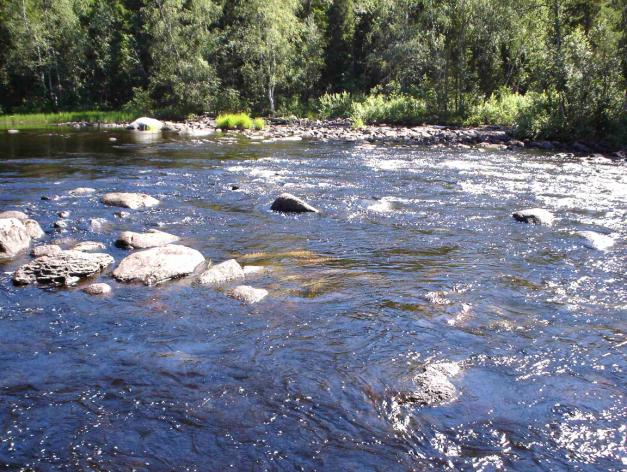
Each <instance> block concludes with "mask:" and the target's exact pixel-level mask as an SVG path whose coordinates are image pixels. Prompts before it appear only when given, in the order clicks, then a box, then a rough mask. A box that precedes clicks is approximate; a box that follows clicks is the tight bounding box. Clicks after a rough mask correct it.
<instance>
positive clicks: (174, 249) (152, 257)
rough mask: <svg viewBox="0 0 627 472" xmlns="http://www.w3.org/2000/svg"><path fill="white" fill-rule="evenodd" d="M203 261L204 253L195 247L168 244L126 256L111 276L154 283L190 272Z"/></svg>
mask: <svg viewBox="0 0 627 472" xmlns="http://www.w3.org/2000/svg"><path fill="white" fill-rule="evenodd" d="M204 261H205V258H204V257H203V255H202V254H201V253H200V252H198V251H196V250H195V249H191V248H188V247H185V246H178V245H173V244H170V245H168V246H161V247H153V248H151V249H146V250H144V251H138V252H135V253H133V254H131V255H130V256H127V257H125V258H124V259H123V260H122V262H120V265H119V266H118V267H117V268H116V269H115V270H114V271H113V277H115V278H116V279H117V280H120V281H122V282H141V283H143V284H145V285H156V284H159V283H162V282H165V281H167V280H170V279H176V278H180V277H184V276H186V275H190V274H192V273H193V272H194V271H195V270H196V268H197V267H198V266H199V265H200V264H202V263H203V262H204Z"/></svg>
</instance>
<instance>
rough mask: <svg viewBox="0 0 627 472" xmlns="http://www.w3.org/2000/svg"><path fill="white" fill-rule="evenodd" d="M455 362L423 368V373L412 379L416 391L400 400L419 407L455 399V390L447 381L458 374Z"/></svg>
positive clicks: (457, 366) (439, 363)
mask: <svg viewBox="0 0 627 472" xmlns="http://www.w3.org/2000/svg"><path fill="white" fill-rule="evenodd" d="M460 370H461V369H460V367H459V365H458V364H457V363H455V362H438V363H435V364H430V365H428V366H426V367H425V370H424V372H422V373H420V374H418V375H417V376H416V377H415V378H414V383H415V384H416V389H415V390H414V391H413V392H410V393H406V394H404V395H403V396H402V398H401V400H402V401H403V402H406V403H416V404H418V405H421V406H436V405H442V404H444V403H448V402H450V401H452V400H454V399H455V397H456V396H457V390H456V389H455V386H454V385H453V384H452V383H451V381H450V380H449V378H450V377H454V376H456V375H457V374H459V372H460Z"/></svg>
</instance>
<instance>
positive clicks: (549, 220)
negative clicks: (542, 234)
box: [512, 208, 555, 226]
mask: <svg viewBox="0 0 627 472" xmlns="http://www.w3.org/2000/svg"><path fill="white" fill-rule="evenodd" d="M512 217H513V218H514V219H515V220H516V221H520V222H523V223H534V224H537V225H548V226H550V225H552V224H553V221H554V220H555V217H554V216H553V214H552V213H551V212H550V211H548V210H545V209H544V208H529V209H527V210H520V211H516V212H514V213H512Z"/></svg>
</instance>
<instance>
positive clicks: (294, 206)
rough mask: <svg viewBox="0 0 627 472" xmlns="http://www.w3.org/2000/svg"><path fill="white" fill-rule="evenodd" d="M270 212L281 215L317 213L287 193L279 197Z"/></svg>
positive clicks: (314, 209)
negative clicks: (280, 213)
mask: <svg viewBox="0 0 627 472" xmlns="http://www.w3.org/2000/svg"><path fill="white" fill-rule="evenodd" d="M270 209H271V210H272V211H278V212H282V213H307V212H312V213H318V210H317V209H316V208H314V207H312V206H311V205H309V204H308V203H305V202H304V201H303V200H301V199H300V198H298V197H295V196H294V195H292V194H289V193H283V194H281V195H279V196H278V197H277V198H276V200H274V202H273V203H272V206H271V207H270Z"/></svg>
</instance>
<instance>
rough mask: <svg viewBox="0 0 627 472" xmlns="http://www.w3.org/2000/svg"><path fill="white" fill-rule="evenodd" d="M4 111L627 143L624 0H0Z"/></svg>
mask: <svg viewBox="0 0 627 472" xmlns="http://www.w3.org/2000/svg"><path fill="white" fill-rule="evenodd" d="M0 90H1V93H0V114H12V113H35V112H61V111H71V110H124V111H129V112H135V113H143V114H151V115H154V116H158V117H168V118H185V117H188V116H190V115H197V114H202V113H210V114H217V113H220V112H240V111H245V112H251V113H255V114H263V115H266V116H284V117H289V116H296V117H316V118H334V117H342V118H348V119H351V120H352V122H353V124H354V126H356V127H358V126H361V125H362V124H364V123H387V124H404V125H413V124H421V123H438V124H459V125H478V124H494V125H503V126H512V127H513V128H514V129H515V131H516V132H517V133H518V135H520V136H525V137H531V138H534V139H535V138H544V139H562V140H574V139H586V138H588V139H603V140H607V141H609V142H613V143H619V144H621V143H622V144H624V143H625V142H627V0H3V1H2V2H0Z"/></svg>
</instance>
